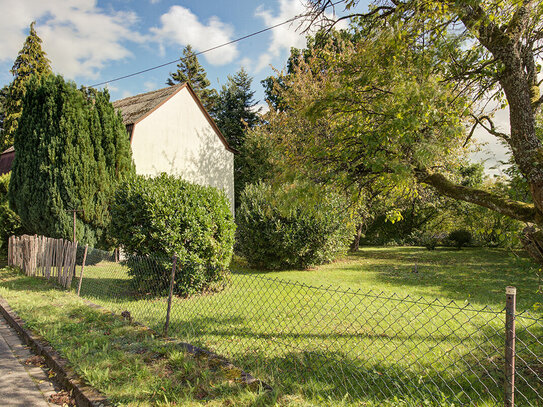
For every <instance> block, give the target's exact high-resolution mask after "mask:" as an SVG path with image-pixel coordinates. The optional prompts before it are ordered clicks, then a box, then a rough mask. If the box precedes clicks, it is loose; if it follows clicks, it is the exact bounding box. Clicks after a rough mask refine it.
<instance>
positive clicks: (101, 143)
mask: <svg viewBox="0 0 543 407" xmlns="http://www.w3.org/2000/svg"><path fill="white" fill-rule="evenodd" d="M23 107H24V109H23V114H22V116H21V118H20V121H19V126H18V128H17V132H16V133H15V150H16V152H17V153H16V156H15V160H14V163H13V169H12V176H11V182H10V186H9V203H10V206H11V207H12V209H13V210H15V212H16V213H17V214H18V215H19V216H20V218H21V222H22V224H23V226H24V227H25V229H26V230H28V231H29V232H30V233H37V234H42V235H46V236H51V237H57V238H59V237H62V238H68V239H71V238H72V233H73V215H72V213H70V212H68V211H69V210H72V209H77V210H80V211H81V212H78V213H77V222H76V237H77V239H78V240H79V241H80V242H85V243H88V244H90V245H95V244H99V245H102V246H107V245H108V241H107V234H106V230H107V227H108V225H109V222H110V215H109V210H108V206H109V202H110V198H111V197H112V194H113V192H114V189H115V187H116V184H117V182H118V181H119V180H120V179H122V178H123V177H124V176H125V175H129V174H131V173H133V172H134V166H133V163H132V155H131V150H130V142H129V139H128V136H127V134H126V129H125V127H124V125H123V123H122V119H121V116H120V114H119V113H117V112H115V110H114V108H113V106H112V105H111V103H110V102H109V94H108V92H107V90H106V91H103V92H100V91H97V90H94V89H82V90H78V89H77V88H76V86H75V84H74V83H68V82H65V81H64V79H63V78H62V77H61V76H55V75H48V76H45V77H42V78H40V79H38V78H37V77H32V79H31V80H30V82H29V83H28V85H27V91H26V95H25V98H24V99H23Z"/></svg>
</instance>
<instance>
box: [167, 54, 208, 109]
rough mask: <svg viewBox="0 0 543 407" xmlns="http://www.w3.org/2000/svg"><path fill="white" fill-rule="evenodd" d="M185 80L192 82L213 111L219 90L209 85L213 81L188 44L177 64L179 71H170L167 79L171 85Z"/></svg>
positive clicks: (198, 93)
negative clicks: (210, 80)
mask: <svg viewBox="0 0 543 407" xmlns="http://www.w3.org/2000/svg"><path fill="white" fill-rule="evenodd" d="M185 82H188V83H190V85H191V86H192V89H194V92H195V93H196V94H197V95H198V97H199V98H200V100H201V102H202V104H203V105H204V107H205V108H206V110H207V111H208V112H209V113H212V112H213V110H214V106H215V103H216V101H217V91H216V90H215V89H212V88H210V87H209V86H210V85H211V82H209V79H207V75H206V72H205V69H204V67H203V66H202V65H200V62H199V61H198V57H197V56H196V54H195V53H194V51H193V50H192V47H191V46H190V45H187V46H186V47H185V49H184V50H183V56H182V57H181V58H180V61H179V63H178V64H177V71H176V72H174V73H170V77H169V78H168V80H167V81H166V83H167V84H168V85H170V86H173V85H176V84H178V83H185Z"/></svg>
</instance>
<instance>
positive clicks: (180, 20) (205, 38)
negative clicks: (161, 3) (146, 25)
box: [151, 6, 239, 65]
mask: <svg viewBox="0 0 543 407" xmlns="http://www.w3.org/2000/svg"><path fill="white" fill-rule="evenodd" d="M160 22H161V23H162V26H161V27H159V28H157V27H155V28H151V32H153V33H154V34H155V39H156V40H157V41H158V42H159V43H160V44H161V45H162V44H163V43H168V44H175V45H180V46H183V47H184V46H186V45H188V44H190V45H191V46H192V47H193V48H194V49H195V50H197V51H203V50H205V49H208V48H212V47H214V46H217V45H220V44H223V43H225V42H228V41H231V40H232V35H233V32H234V30H233V28H232V26H231V25H229V24H225V23H223V22H222V21H221V20H220V19H219V18H218V17H215V16H214V17H211V18H210V19H209V20H208V22H207V24H203V23H201V22H200V21H199V20H198V16H196V15H195V14H194V13H192V12H191V11H190V10H189V9H188V8H185V7H181V6H172V7H171V8H170V10H169V11H168V12H167V13H166V14H163V15H162V16H161V17H160ZM238 53H239V52H238V49H237V46H236V45H235V44H230V45H227V46H225V47H222V48H219V49H217V50H214V51H211V52H208V53H206V54H204V56H205V58H206V60H207V61H208V62H209V63H210V64H212V65H225V64H228V63H230V62H232V61H233V60H234V59H235V58H236V57H237V56H238Z"/></svg>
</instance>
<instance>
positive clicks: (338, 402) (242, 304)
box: [10, 247, 543, 407]
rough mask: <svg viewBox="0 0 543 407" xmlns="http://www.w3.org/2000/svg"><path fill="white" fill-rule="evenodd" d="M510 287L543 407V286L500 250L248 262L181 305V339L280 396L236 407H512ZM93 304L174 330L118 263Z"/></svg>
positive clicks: (527, 389) (161, 303)
mask: <svg viewBox="0 0 543 407" xmlns="http://www.w3.org/2000/svg"><path fill="white" fill-rule="evenodd" d="M415 266H416V269H417V272H416V273H415V272H414V269H415ZM25 281H26V280H25ZM507 285H515V286H516V287H517V288H518V309H519V310H520V309H530V310H531V314H530V315H531V316H524V317H518V318H517V329H518V332H517V334H518V341H517V352H518V356H519V358H518V359H517V383H518V393H517V404H518V405H530V403H531V404H532V405H536V406H539V405H542V402H543V400H542V399H541V397H543V396H538V394H543V378H542V377H543V365H542V363H541V355H543V346H542V345H541V343H540V339H538V338H541V337H543V325H542V321H541V318H542V316H543V315H542V312H541V308H537V307H536V305H537V303H538V302H543V301H542V298H541V294H537V289H538V277H537V275H536V273H535V270H534V265H533V264H532V263H531V262H530V261H529V260H528V259H526V258H524V257H518V256H516V255H514V254H513V253H511V252H507V251H504V250H499V249H462V250H460V251H458V250H448V249H438V250H435V251H428V250H426V249H422V248H412V247H409V248H404V247H390V248H364V249H362V250H360V251H359V252H358V253H356V254H354V255H350V256H347V257H345V258H343V259H341V260H340V261H338V262H335V263H333V264H329V265H325V266H322V267H319V268H317V269H314V270H307V271H297V270H285V271H281V272H258V271H255V270H250V269H248V268H247V267H245V266H244V265H243V262H242V261H241V260H239V259H238V260H237V261H236V262H235V263H234V264H233V275H232V279H231V281H230V284H229V285H228V286H227V287H226V288H225V289H224V290H223V291H221V292H218V293H208V294H205V295H201V296H194V297H191V298H188V299H183V298H175V299H174V303H173V306H172V316H171V326H170V332H169V333H170V335H171V336H172V337H175V338H179V339H181V340H184V341H187V342H190V343H192V344H194V345H198V346H202V347H205V348H207V349H210V350H212V351H215V352H217V353H218V354H220V355H224V356H226V357H228V358H230V359H231V360H232V361H234V362H235V363H236V365H237V366H240V367H242V368H244V369H245V370H247V371H249V372H251V373H252V374H253V375H255V376H256V377H258V378H261V379H263V380H265V381H266V382H268V383H269V384H271V385H272V386H274V388H275V389H276V390H277V393H276V394H274V397H272V398H270V399H266V400H263V399H262V398H260V399H259V398H258V397H257V396H255V395H251V394H250V393H244V392H240V393H239V394H240V395H238V394H236V395H234V396H229V397H230V399H228V400H233V405H243V403H248V402H249V401H245V400H250V402H251V403H265V404H266V403H267V404H269V405H273V404H276V405H281V406H282V405H295V406H298V405H330V406H351V405H352V406H354V405H357V406H358V405H363V406H413V407H414V406H426V405H429V406H452V405H455V406H458V405H463V404H472V405H478V406H491V405H496V404H500V403H501V404H503V402H502V393H503V390H502V389H503V375H502V372H503V353H504V352H503V346H504V335H503V332H504V313H503V312H502V311H503V307H504V303H505V292H504V291H505V286H507ZM16 292H17V289H16V288H14V289H13V290H11V291H10V293H11V294H12V295H14V293H16ZM81 294H82V296H83V297H84V298H88V299H90V300H92V301H93V302H96V303H98V304H101V305H103V306H104V307H107V308H108V309H111V310H113V311H115V312H117V313H121V312H122V311H125V310H128V311H130V313H131V315H132V316H133V317H134V318H135V319H136V320H138V321H141V322H142V323H144V324H145V325H147V326H149V327H151V328H153V329H154V330H156V331H157V332H161V331H162V329H163V325H164V320H165V314H166V300H165V299H164V298H156V297H153V296H152V295H143V296H142V295H135V293H134V292H133V291H132V288H131V285H130V280H129V278H128V275H127V273H126V269H125V268H124V267H123V266H121V265H119V264H115V263H108V262H102V263H99V264H97V265H95V266H91V267H86V268H85V278H84V279H83V286H82V292H81ZM421 297H423V298H421ZM436 298H437V299H438V300H435V299H436ZM451 301H454V303H451ZM530 318H532V319H530ZM194 377H195V376H194ZM183 394H184V393H183ZM183 397H185V396H183ZM217 397H218V398H217ZM221 397H222V396H216V397H215V399H214V402H216V403H219V404H220V403H224V405H228V404H227V403H228V402H225V401H224V400H225V398H224V397H223V398H221ZM193 399H194V397H193ZM193 399H191V400H193ZM255 400H256V401H255ZM193 402H198V401H194V400H193ZM538 403H539V404H538Z"/></svg>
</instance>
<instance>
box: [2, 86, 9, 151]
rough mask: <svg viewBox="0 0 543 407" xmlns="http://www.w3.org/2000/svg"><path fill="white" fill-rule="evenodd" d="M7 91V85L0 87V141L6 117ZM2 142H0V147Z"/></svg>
mask: <svg viewBox="0 0 543 407" xmlns="http://www.w3.org/2000/svg"><path fill="white" fill-rule="evenodd" d="M8 92H9V87H8V86H7V85H5V86H4V87H3V88H2V89H0V141H2V134H3V131H4V121H5V119H6V102H7V96H8ZM1 146H3V144H0V148H1Z"/></svg>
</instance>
